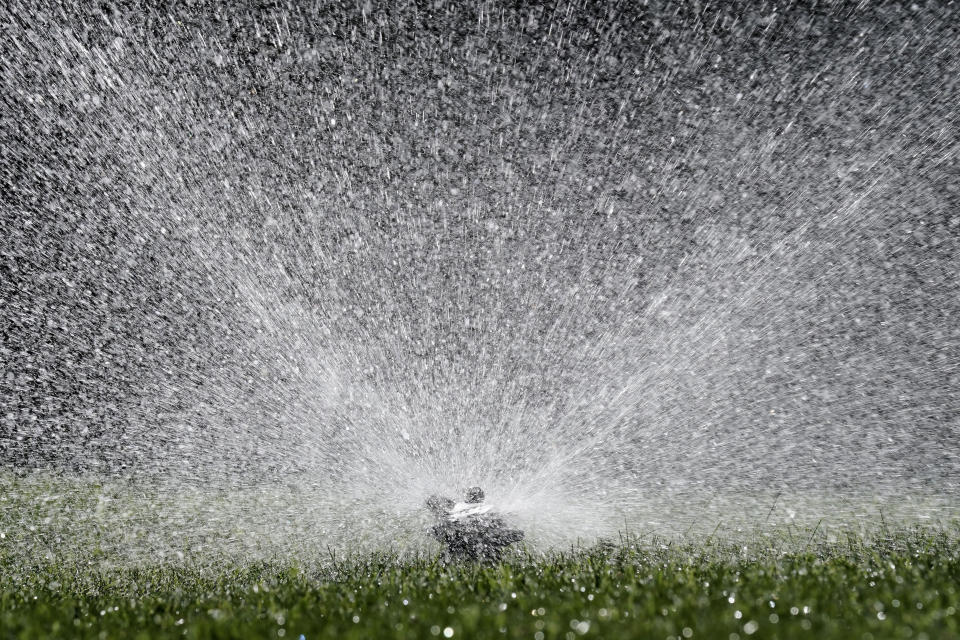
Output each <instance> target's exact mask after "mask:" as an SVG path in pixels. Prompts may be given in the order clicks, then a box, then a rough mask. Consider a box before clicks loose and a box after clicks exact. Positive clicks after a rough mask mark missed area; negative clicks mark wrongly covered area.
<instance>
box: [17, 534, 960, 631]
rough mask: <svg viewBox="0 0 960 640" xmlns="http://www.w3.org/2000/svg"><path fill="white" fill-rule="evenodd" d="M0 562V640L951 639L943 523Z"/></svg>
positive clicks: (951, 581)
mask: <svg viewBox="0 0 960 640" xmlns="http://www.w3.org/2000/svg"><path fill="white" fill-rule="evenodd" d="M0 543H2V541H0ZM2 549H3V547H2V546H0V637H5V638H57V637H60V638H138V637H143V638H148V637H149V638H154V637H171V638H172V637H177V638H183V637H186V638H233V637H236V638H254V637H258V638H277V637H285V638H293V639H299V638H300V637H301V636H302V637H303V638H305V639H314V638H411V637H418V638H431V637H437V638H449V637H453V638H504V637H508V638H533V639H534V640H536V639H540V638H579V637H595V638H616V637H624V638H661V639H668V638H676V639H677V640H679V639H681V638H691V637H692V638H723V639H725V640H727V639H732V640H736V639H737V638H741V639H743V638H748V637H749V638H844V639H849V638H864V639H869V638H875V639H880V638H918V639H921V638H928V639H931V640H932V639H938V638H944V639H946V638H957V637H960V613H958V609H960V532H958V531H957V530H956V529H955V528H953V529H950V530H944V529H942V528H940V529H898V530H896V531H889V530H888V531H884V532H882V533H881V534H879V535H877V536H875V537H871V538H869V539H865V538H863V537H861V536H859V535H853V534H851V535H849V536H846V537H845V538H844V537H841V539H839V540H837V539H834V540H833V541H829V542H828V541H827V539H826V538H823V537H820V536H819V535H818V533H817V532H816V531H810V532H806V537H805V538H801V539H798V537H797V533H796V532H791V533H790V534H789V536H788V535H786V534H784V535H780V536H777V535H773V536H770V535H767V536H757V538H756V541H755V543H754V544H746V545H744V544H743V543H742V542H737V543H735V544H734V543H729V542H723V541H719V540H715V539H707V540H701V541H700V542H697V543H690V544H677V543H673V544H669V543H667V542H665V541H657V540H650V539H648V540H631V539H624V540H620V541H618V542H617V543H614V544H605V545H599V546H595V547H591V548H586V549H574V550H570V551H569V552H566V553H554V554H551V555H530V554H523V553H518V554H517V555H515V556H513V557H511V558H510V559H509V560H507V561H506V562H504V563H503V564H500V565H498V566H476V565H460V566H444V565H442V564H440V563H438V562H437V561H436V560H434V559H431V558H426V557H419V558H417V557H414V558H405V559H400V558H398V557H396V556H392V555H375V554H374V555H369V554H368V555H363V556H357V557H351V558H338V557H336V556H335V555H331V557H330V558H329V559H327V561H326V562H323V563H316V562H313V563H309V564H306V563H298V561H297V560H296V559H295V558H287V559H284V560H278V561H270V562H258V563H254V564H242V565H236V566H231V565H230V564H229V563H226V564H225V563H216V564H214V563H206V564H205V563H199V564H198V563H179V564H171V563H162V564H156V565H152V566H151V565H141V566H138V567H113V568H104V565H103V564H102V563H100V562H92V561H83V560H73V561H70V562H65V561H50V560H39V559H35V560H27V559H25V558H24V557H23V556H14V555H12V554H11V553H9V552H6V553H5V552H4V551H3V550H2Z"/></svg>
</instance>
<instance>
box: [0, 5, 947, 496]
mask: <svg viewBox="0 0 960 640" xmlns="http://www.w3.org/2000/svg"><path fill="white" fill-rule="evenodd" d="M538 4H539V3H538ZM857 5H858V3H843V2H840V3H826V2H791V3H787V2H773V3H771V2H765V3H763V2H742V3H737V2H734V3H719V4H717V3H713V4H709V3H700V2H688V3H677V2H673V3H666V2H664V3H650V4H649V5H647V6H642V5H641V4H640V3H627V2H621V3H592V2H577V3H555V4H548V5H546V6H526V5H525V4H524V3H482V4H479V5H477V6H470V7H466V6H464V5H463V4H462V3H444V2H434V3H409V4H404V3H386V4H384V5H380V4H378V3H318V4H315V5H312V6H309V7H308V6H306V5H303V4H302V3H295V6H294V7H293V8H290V7H287V6H286V5H284V4H274V3H263V4H262V6H261V5H260V4H257V3H251V4H249V5H247V6H244V7H224V6H220V3H209V4H207V3H189V2H188V3H176V4H175V5H174V6H172V7H165V8H162V9H161V8H157V7H154V8H153V9H150V10H144V9H143V7H141V6H140V5H139V4H136V5H135V6H134V5H130V6H125V5H122V4H111V3H102V4H100V5H93V4H89V5H86V6H85V7H84V8H83V9H82V10H78V9H77V8H76V7H72V6H62V5H59V4H55V3H49V4H45V3H41V4H40V5H39V6H38V5H36V4H32V3H30V4H28V3H18V2H13V3H6V4H5V6H4V8H3V9H2V10H0V29H2V32H0V33H2V35H0V54H2V57H3V60H4V63H3V65H2V71H0V79H2V80H0V81H2V91H0V142H2V144H0V206H2V213H0V225H2V226H0V462H2V463H3V464H4V465H7V466H9V467H11V468H17V469H23V468H28V467H34V466H46V465H52V466H54V467H56V468H72V469H86V468H91V467H93V468H100V469H111V470H122V469H128V470H129V469H134V470H136V469H138V468H141V467H146V466H150V467H157V466H158V465H159V466H163V465H165V464H167V463H166V462H165V460H167V458H169V457H170V452H171V451H174V450H176V448H177V446H178V443H180V444H182V443H183V442H184V438H187V439H188V440H189V439H190V438H192V440H190V442H192V443H193V444H192V445H191V446H190V447H186V448H185V449H184V450H183V452H182V454H183V456H185V458H187V459H191V460H196V459H208V458H209V457H211V456H227V457H230V456H234V457H238V458H244V459H246V460H248V461H249V460H250V459H251V458H250V457H249V456H253V458H254V459H255V458H256V456H257V455H258V453H257V452H260V454H263V452H264V451H275V450H278V449H276V447H278V446H279V445H276V443H275V442H274V440H276V439H283V438H294V439H299V440H297V441H298V442H301V443H303V442H307V441H310V440H311V439H329V441H330V442H335V441H337V438H339V437H341V436H342V432H341V429H342V428H343V426H344V425H350V424H354V431H356V430H361V431H363V430H366V432H370V433H376V434H379V436H382V437H383V438H384V439H386V438H387V434H388V433H393V431H394V429H393V427H391V426H390V424H389V423H390V422H391V420H392V418H391V416H392V415H394V414H396V415H397V416H400V417H398V418H397V421H398V423H403V424H407V423H410V424H416V425H427V426H423V427H422V429H421V431H420V432H418V434H417V435H416V436H415V437H414V438H413V440H412V444H410V445H403V446H411V447H414V448H415V449H417V450H418V451H419V452H420V453H424V452H426V451H428V450H431V451H432V449H431V447H436V446H438V445H437V443H436V442H435V440H436V438H437V437H438V436H437V434H439V433H441V431H440V426H438V425H442V424H443V425H452V426H451V427H450V428H451V431H450V432H449V433H447V432H445V431H444V432H443V433H446V436H445V437H447V438H450V439H452V440H451V442H455V443H456V447H458V448H459V449H460V450H461V451H462V450H464V449H466V450H469V449H470V447H471V446H478V447H479V448H481V449H483V450H484V451H487V450H488V449H489V455H491V456H495V457H499V459H501V460H506V461H507V462H505V463H504V464H505V465H506V466H510V465H518V466H520V467H522V466H524V465H533V464H535V462H531V461H530V460H529V459H528V458H526V457H525V456H524V455H519V458H518V457H517V456H518V454H517V453H516V448H515V447H512V446H511V445H515V444H517V443H523V444H524V445H525V446H526V445H530V446H531V447H532V448H533V449H534V450H537V451H541V452H543V451H549V450H551V449H550V447H555V446H561V445H563V444H564V443H571V442H573V443H577V444H576V445H575V446H581V445H582V446H583V447H584V448H583V452H584V455H587V456H588V457H589V456H590V455H592V453H590V452H602V453H603V455H604V458H603V459H604V460H605V464H608V465H610V468H611V469H619V470H620V471H618V473H620V472H622V473H629V474H634V475H636V476H637V477H638V481H643V480H645V481H647V482H653V481H654V480H655V479H656V481H657V482H662V481H663V478H665V477H667V476H669V475H671V469H674V470H675V469H678V468H685V466H684V465H688V466H689V465H694V464H695V465H696V466H698V467H701V468H705V469H706V468H709V469H710V470H711V472H710V473H714V472H715V473H714V475H710V473H708V474H707V475H708V476H710V477H711V478H713V481H717V479H718V478H725V477H736V478H738V481H743V482H764V483H771V482H772V483H776V482H778V481H783V482H795V481H798V478H800V477H805V478H808V479H810V478H814V479H822V481H823V482H827V483H847V482H866V483H868V484H869V483H871V482H882V481H884V480H882V479H883V478H886V479H887V481H889V479H890V478H897V479H900V480H903V481H909V482H914V481H916V482H921V483H926V484H927V485H928V486H933V487H935V488H937V487H944V486H947V485H948V484H950V483H955V482H956V481H957V478H958V469H960V449H958V445H957V442H958V441H960V440H958V437H960V391H958V382H960V369H958V362H960V324H958V321H957V318H958V312H960V302H958V300H960V284H958V282H960V279H958V261H957V258H956V256H957V255H958V251H960V208H958V205H960V197H958V190H960V176H958V166H957V152H958V140H960V136H958V130H957V125H958V111H957V104H958V103H960V92H958V86H957V83H958V77H960V64H958V60H960V58H958V54H957V45H958V38H960V33H958V30H960V27H958V25H960V20H958V18H960V16H958V14H957V9H956V7H955V5H953V4H952V3H945V2H917V3H910V2H905V3H900V2H880V3H873V4H872V5H871V6H870V7H869V8H857ZM262 292H267V294H268V295H267V297H266V298H264V297H263V295H264V294H263V293H262ZM285 305H292V308H295V309H296V311H295V312H293V311H289V310H287V307H286V306H285ZM289 318H297V321H296V322H294V323H290V322H287V319H289ZM311 349H320V350H322V351H324V352H325V353H326V356H324V358H323V359H322V360H323V363H324V364H322V365H317V367H319V370H321V371H323V372H327V373H325V374H317V373H315V374H309V375H308V374H305V373H304V371H305V369H309V368H310V367H311V366H313V365H312V364H311V363H316V362H319V361H320V359H317V358H315V357H314V356H313V355H311V354H310V350H311ZM333 370H336V371H338V372H340V373H339V374H337V375H340V376H342V377H343V378H344V380H345V381H342V382H340V383H338V386H337V390H335V391H329V392H324V393H325V395H324V398H325V399H324V402H323V403H321V404H322V407H320V408H318V405H317V404H316V403H315V402H313V400H310V399H309V398H310V397H311V394H314V391H313V390H312V387H311V384H312V381H313V380H314V377H315V376H317V375H320V376H321V377H323V375H334V374H332V373H330V371H333ZM311 376H314V377H311ZM324 379H326V378H324ZM370 388H375V389H377V390H378V391H377V393H378V394H379V397H380V398H381V399H380V400H378V401H377V403H376V404H378V407H375V408H371V403H370V402H369V401H368V400H365V396H367V395H369V394H368V392H367V391H365V390H369V389H370ZM384 390H389V391H384ZM386 396H389V398H387V399H386V400H384V399H383V398H384V397H386ZM304 398H307V399H306V400H305V399H304ZM278 405H282V406H278ZM377 411H379V413H378V414H377V415H378V416H379V417H376V418H372V417H370V416H371V415H373V413H376V412H377ZM372 412H373V413H372ZM401 414H402V416H401ZM401 418H402V419H401ZM172 425H175V426H172ZM291 428H292V431H291V430H290V429H291ZM581 429H582V432H581V431H580V430H581ZM185 430H186V431H188V432H189V433H190V434H192V435H190V436H189V437H188V436H185V435H184V434H185V433H186V432H185ZM227 433H229V434H232V435H231V436H230V437H225V436H224V434H227ZM291 433H293V434H294V435H291ZM197 434H201V435H197ZM203 434H206V435H203ZM338 434H339V435H338ZM379 436H378V437H379ZM418 438H419V440H418ZM241 441H246V442H247V443H248V444H249V443H253V444H251V445H250V447H248V448H245V447H246V445H241V444H237V443H239V442H241ZM490 441H492V442H496V443H499V444H497V445H496V447H495V448H494V449H490V447H491V446H493V445H490V444H489V442H490ZM541 441H551V442H552V444H551V445H550V446H547V445H544V444H543V443H542V442H541ZM271 442H274V444H271ZM478 442H482V443H484V444H482V445H478V444H477V443H478ZM471 443H473V444H471ZM201 444H203V447H201V446H200V445H201ZM386 446H391V445H389V444H388V445H386ZM564 446H565V445H564ZM204 447H209V448H206V449H204ZM271 447H273V448H271ZM544 447H546V448H544ZM198 448H199V449H203V451H202V453H197V451H198V450H199V449H198ZM320 448H321V449H323V447H322V446H321V447H320ZM441 448H442V447H441ZM331 449H332V450H333V449H336V448H335V447H331ZM241 451H243V453H242V454H241V453H240V452H241ZM324 455H326V454H324ZM324 455H321V458H322V459H323V460H326V461H327V462H324V464H334V465H335V464H336V463H335V462H331V461H330V460H333V459H335V458H337V456H336V455H332V454H331V456H327V457H324ZM544 455H548V454H544ZM191 456H192V457H191ZM481 457H482V456H481ZM515 458H516V459H515ZM339 471H340V472H344V473H346V472H347V470H346V469H345V468H343V469H339ZM950 486H952V485H950Z"/></svg>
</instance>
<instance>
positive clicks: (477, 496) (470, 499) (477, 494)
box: [466, 487, 484, 504]
mask: <svg viewBox="0 0 960 640" xmlns="http://www.w3.org/2000/svg"><path fill="white" fill-rule="evenodd" d="M483 498H484V496H483V489H481V488H480V487H470V488H469V489H467V500H466V501H467V503H468V504H479V503H481V502H483Z"/></svg>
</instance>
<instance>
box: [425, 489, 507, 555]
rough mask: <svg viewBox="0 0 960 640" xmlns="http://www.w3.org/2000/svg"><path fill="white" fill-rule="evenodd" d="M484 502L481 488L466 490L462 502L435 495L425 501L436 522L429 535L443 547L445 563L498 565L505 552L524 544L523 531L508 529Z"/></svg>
mask: <svg viewBox="0 0 960 640" xmlns="http://www.w3.org/2000/svg"><path fill="white" fill-rule="evenodd" d="M483 500H484V494H483V489H481V488H480V487H470V488H469V489H467V493H466V497H465V500H464V501H463V502H457V503H455V502H454V501H453V500H451V499H450V498H446V497H443V496H438V495H433V496H430V497H429V498H427V502H426V505H427V508H428V509H429V510H430V512H431V513H432V514H433V516H434V518H435V520H436V523H435V524H434V525H433V526H432V527H431V528H430V534H431V535H432V536H433V537H434V538H436V539H437V541H438V542H440V544H441V545H442V546H443V557H444V561H468V562H469V561H473V562H498V561H499V560H500V558H501V557H502V555H503V550H504V549H505V548H507V547H508V546H510V545H511V544H513V543H514V542H520V541H521V540H523V537H524V536H523V531H521V530H520V529H513V528H510V527H509V526H507V523H506V522H505V521H504V519H503V518H502V517H501V516H500V515H498V514H497V513H496V512H495V511H494V507H493V505H491V504H486V503H484V501H483Z"/></svg>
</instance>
